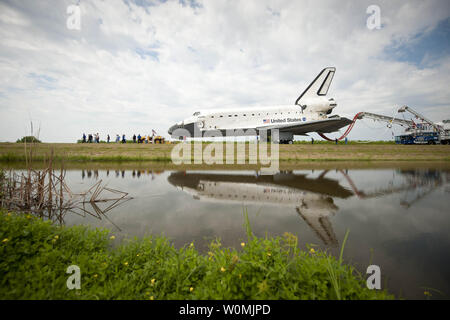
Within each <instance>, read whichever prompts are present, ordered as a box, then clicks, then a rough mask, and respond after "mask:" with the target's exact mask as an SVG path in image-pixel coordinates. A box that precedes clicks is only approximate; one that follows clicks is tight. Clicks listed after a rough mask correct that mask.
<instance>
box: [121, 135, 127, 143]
mask: <svg viewBox="0 0 450 320" xmlns="http://www.w3.org/2000/svg"><path fill="white" fill-rule="evenodd" d="M122 143H127V140H126V139H125V134H123V135H122Z"/></svg>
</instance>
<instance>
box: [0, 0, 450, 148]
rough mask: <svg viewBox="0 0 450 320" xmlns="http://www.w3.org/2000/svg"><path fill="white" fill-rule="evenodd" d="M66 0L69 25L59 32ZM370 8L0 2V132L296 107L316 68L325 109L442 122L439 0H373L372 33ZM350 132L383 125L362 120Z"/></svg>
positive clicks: (448, 54)
mask: <svg viewBox="0 0 450 320" xmlns="http://www.w3.org/2000/svg"><path fill="white" fill-rule="evenodd" d="M74 4H78V5H79V8H80V12H81V15H80V17H81V28H80V30H70V29H68V28H67V19H68V17H69V14H67V8H68V6H70V5H74ZM372 4H374V2H373V1H331V0H330V1H312V0H304V1H288V0H261V1H256V0H254V1H234V0H227V1H225V0H215V1H187V0H185V1H170V0H168V1H144V0H139V1H138V0H136V1H133V0H127V1H122V0H111V1H99V0H91V1H88V0H82V1H72V0H64V1H56V0H55V1H47V0H42V1H33V2H25V1H24V2H17V1H6V0H0V39H1V41H0V73H1V74H2V77H1V78H0V122H1V126H0V141H15V140H16V139H17V138H19V137H21V136H23V135H25V134H27V133H29V123H30V120H32V121H33V122H34V123H35V124H38V125H40V135H41V138H42V139H43V140H44V141H49V142H56V141H60V142H73V141H75V140H76V139H78V138H79V137H80V136H81V134H82V133H83V132H85V133H89V132H91V133H92V132H99V133H100V135H101V137H102V138H104V137H105V136H106V134H108V133H109V134H110V135H112V136H115V134H123V133H125V134H127V135H132V134H133V133H136V134H137V133H141V134H146V133H150V132H151V130H152V129H155V130H156V131H157V132H158V133H160V134H163V135H167V129H168V127H169V126H170V125H172V124H173V123H175V122H177V121H179V120H181V119H183V118H185V117H187V116H189V115H191V114H192V113H193V112H194V111H196V110H197V109H214V108H226V107H239V106H246V105H250V106H267V105H274V104H275V105H278V104H293V103H294V101H295V99H296V98H297V97H298V95H299V94H300V93H301V92H302V91H303V89H304V88H305V87H306V86H307V85H308V84H309V82H310V81H311V80H312V79H314V77H315V76H316V75H317V73H318V72H319V71H320V70H321V69H323V68H324V67H326V66H335V67H336V68H337V72H336V75H335V77H334V80H333V83H332V85H331V88H330V92H329V96H330V97H333V98H335V99H336V101H337V102H338V107H337V108H335V110H334V112H333V113H334V114H339V115H342V116H347V117H351V118H352V117H353V116H354V115H355V114H356V113H357V112H359V111H370V112H374V113H382V114H387V115H393V114H394V113H395V110H396V108H398V107H399V106H401V105H404V104H407V105H409V106H411V107H413V108H415V109H417V110H418V111H420V112H423V113H424V114H426V115H427V116H428V117H429V118H431V119H432V120H435V121H440V120H442V119H448V118H450V108H449V101H450V92H449V89H448V83H450V50H449V45H450V42H449V37H450V36H449V34H450V31H449V29H450V20H449V19H450V18H449V17H450V2H448V1H445V0H442V1H439V0H434V1H433V0H430V1H419V0H417V1H377V3H376V4H377V5H378V6H379V7H380V14H381V24H382V28H381V29H374V30H369V29H368V28H367V25H366V21H367V19H368V17H369V14H367V12H366V10H367V7H368V6H369V5H372ZM36 126H37V125H35V127H36ZM400 132H401V130H400V128H396V129H395V130H394V133H396V134H397V133H400ZM336 135H337V134H336ZM312 136H313V137H314V138H318V136H317V135H314V134H313V135H312ZM349 138H350V139H390V138H392V131H391V130H390V129H387V128H386V126H385V124H383V123H374V122H372V121H370V120H363V121H361V122H360V123H358V124H357V125H356V126H355V129H354V130H353V131H352V133H351V134H350V136H349Z"/></svg>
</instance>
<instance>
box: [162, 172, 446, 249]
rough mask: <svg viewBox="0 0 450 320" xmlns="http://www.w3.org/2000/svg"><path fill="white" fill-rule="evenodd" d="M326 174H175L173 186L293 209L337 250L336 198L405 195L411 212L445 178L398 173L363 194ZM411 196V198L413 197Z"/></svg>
mask: <svg viewBox="0 0 450 320" xmlns="http://www.w3.org/2000/svg"><path fill="white" fill-rule="evenodd" d="M328 172H329V170H324V171H322V172H321V174H320V175H319V176H318V177H309V176H308V175H307V174H306V173H301V174H298V173H293V172H279V173H277V174H274V175H262V176H260V175H258V174H257V173H254V174H251V173H247V174H242V173H236V172H232V173H215V172H184V171H179V172H173V173H171V174H170V176H169V177H168V181H169V183H171V184H172V185H174V186H176V187H177V188H180V189H181V190H183V191H184V192H186V193H189V194H191V195H192V196H193V198H194V199H197V200H200V201H212V202H225V203H226V202H235V203H242V204H257V205H274V206H285V207H292V208H295V210H296V211H297V213H298V214H299V215H300V216H301V217H302V218H303V220H304V221H305V222H306V223H307V224H308V225H309V227H311V229H312V230H313V231H314V232H315V234H316V235H317V236H318V237H319V238H320V239H321V240H322V241H323V243H324V244H325V245H329V246H337V245H338V241H337V238H336V236H335V233H334V231H333V226H332V224H331V222H330V217H332V216H333V215H335V214H336V212H337V211H338V209H339V208H338V206H337V205H336V204H335V203H334V199H336V198H340V199H347V198H349V197H352V196H355V197H357V198H358V199H361V200H365V199H370V198H379V197H384V196H387V195H390V194H394V193H403V197H402V198H401V199H402V200H401V203H400V204H401V205H402V206H404V207H406V208H409V207H410V206H411V205H413V204H414V203H415V202H417V201H419V200H420V199H421V198H423V197H425V196H427V195H428V194H430V193H431V192H432V191H433V190H435V189H436V188H437V187H439V186H441V185H443V184H444V183H445V180H447V182H448V177H446V178H447V179H444V177H443V175H442V172H441V171H438V170H433V169H422V170H398V171H396V174H395V175H394V176H393V177H392V180H390V181H385V183H383V186H382V187H381V188H377V189H375V190H372V191H370V190H367V191H363V190H359V189H358V187H357V186H356V185H355V183H354V182H353V180H352V178H351V177H350V175H349V174H348V173H347V172H346V171H344V170H338V172H339V174H341V176H342V177H344V179H342V181H344V183H345V182H347V183H346V184H347V185H348V187H345V186H343V185H341V183H340V181H338V180H336V179H331V178H327V177H325V175H326V174H327V173H328ZM411 195H412V197H411Z"/></svg>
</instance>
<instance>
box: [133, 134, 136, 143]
mask: <svg viewBox="0 0 450 320" xmlns="http://www.w3.org/2000/svg"><path fill="white" fill-rule="evenodd" d="M133 143H136V134H133Z"/></svg>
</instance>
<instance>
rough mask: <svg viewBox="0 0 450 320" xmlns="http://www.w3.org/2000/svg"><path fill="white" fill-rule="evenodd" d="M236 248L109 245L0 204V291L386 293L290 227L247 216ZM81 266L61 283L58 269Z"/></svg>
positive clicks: (175, 295) (51, 294)
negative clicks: (280, 230) (75, 280)
mask: <svg viewBox="0 0 450 320" xmlns="http://www.w3.org/2000/svg"><path fill="white" fill-rule="evenodd" d="M247 233H248V239H247V240H246V241H244V242H243V243H242V245H241V247H242V248H241V249H240V250H235V249H229V248H222V247H221V245H220V242H219V241H214V242H212V243H211V244H210V248H209V252H208V254H206V255H202V254H200V253H199V252H198V251H197V250H196V248H195V244H191V245H188V246H186V247H184V248H182V249H179V250H177V249H175V248H174V247H173V245H172V244H171V243H170V242H169V241H168V240H167V239H165V238H163V237H153V238H146V239H143V240H133V241H129V242H128V243H126V244H122V245H117V246H113V244H114V240H113V238H114V236H113V235H111V234H110V233H109V232H108V231H107V230H103V231H101V230H92V229H89V228H86V227H81V226H77V227H58V226H55V225H52V224H51V223H50V222H44V221H42V220H40V219H38V218H34V217H32V216H30V215H19V214H15V213H7V212H5V211H1V210H0V241H1V242H0V299H390V298H393V296H391V295H389V294H388V293H387V292H386V291H377V290H369V289H367V288H366V287H365V280H364V279H363V278H362V277H361V276H360V275H359V274H358V273H357V272H356V271H355V270H354V269H353V268H352V267H351V266H349V265H346V264H344V263H342V261H340V259H336V258H334V257H332V256H330V255H328V254H327V253H325V252H319V251H317V252H316V251H314V250H300V249H299V248H298V246H297V239H296V237H295V236H293V235H291V234H285V235H284V236H283V237H276V238H268V239H263V238H257V237H254V236H253V235H252V234H251V230H250V228H249V227H248V224H247ZM70 265H77V266H79V267H80V270H81V289H80V290H76V289H75V290H68V289H67V287H66V281H67V279H68V277H69V276H70V275H69V274H66V269H67V267H68V266H70Z"/></svg>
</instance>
